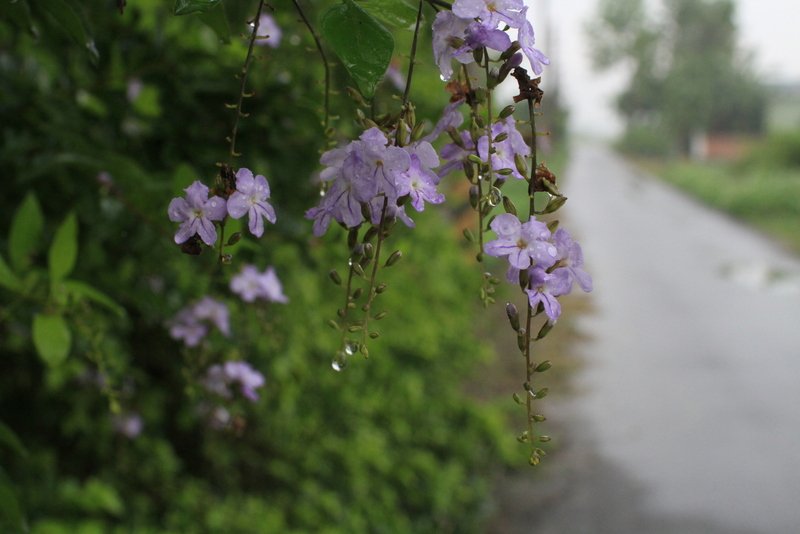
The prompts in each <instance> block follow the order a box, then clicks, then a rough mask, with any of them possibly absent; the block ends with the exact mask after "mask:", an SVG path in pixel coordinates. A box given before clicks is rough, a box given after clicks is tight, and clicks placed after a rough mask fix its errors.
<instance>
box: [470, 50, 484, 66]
mask: <svg viewBox="0 0 800 534" xmlns="http://www.w3.org/2000/svg"><path fill="white" fill-rule="evenodd" d="M472 57H473V59H475V63H478V64H479V65H480V63H481V61H483V47H481V48H476V49H475V50H473V51H472Z"/></svg>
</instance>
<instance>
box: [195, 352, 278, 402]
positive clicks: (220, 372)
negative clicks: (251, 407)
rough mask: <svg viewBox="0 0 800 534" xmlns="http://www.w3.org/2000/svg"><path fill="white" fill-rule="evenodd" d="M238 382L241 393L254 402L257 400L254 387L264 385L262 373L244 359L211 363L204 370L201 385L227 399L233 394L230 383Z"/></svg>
mask: <svg viewBox="0 0 800 534" xmlns="http://www.w3.org/2000/svg"><path fill="white" fill-rule="evenodd" d="M234 383H238V384H239V390H240V391H241V393H242V395H243V396H244V397H245V398H246V399H248V400H250V401H252V402H255V401H257V400H258V394H257V393H256V389H258V388H260V387H262V386H263V385H264V375H262V374H261V373H259V372H258V371H256V370H255V369H253V368H252V366H251V365H250V364H249V363H247V362H244V361H235V362H225V364H224V365H218V364H216V365H212V366H211V367H209V368H208V370H207V371H206V377H205V379H204V380H203V386H204V387H205V388H206V390H207V391H209V392H211V393H214V394H215V395H219V396H220V397H223V398H226V399H229V398H231V397H232V396H233V395H232V393H231V390H230V385H231V384H234Z"/></svg>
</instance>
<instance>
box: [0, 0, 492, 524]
mask: <svg viewBox="0 0 800 534" xmlns="http://www.w3.org/2000/svg"><path fill="white" fill-rule="evenodd" d="M178 3H179V4H180V3H181V2H178ZM302 3H303V5H304V9H305V10H306V15H307V16H308V18H309V19H310V20H311V21H312V23H316V21H317V17H318V14H319V13H320V12H322V10H324V9H325V8H327V7H329V6H330V5H333V4H334V3H335V2H334V1H333V0H331V1H324V2H313V3H310V2H302ZM127 4H128V5H127V7H125V8H124V12H123V13H121V12H120V9H119V8H120V5H122V6H124V5H125V2H116V1H112V0H90V1H85V2H82V1H78V0H42V1H38V0H37V1H35V2H33V1H25V0H16V1H11V0H0V14H2V17H0V135H2V143H1V144H0V166H1V167H2V169H3V174H4V176H5V182H4V183H5V186H4V194H3V195H2V196H0V207H1V209H0V258H3V259H2V261H0V422H1V423H0V449H2V450H3V455H2V456H0V457H1V458H2V461H1V462H0V468H1V470H0V523H1V524H2V526H0V530H2V531H3V532H17V531H24V530H26V529H29V530H30V531H31V532H34V533H54V534H55V533H74V532H82V533H95V532H97V533H107V532H126V533H127V532H181V533H192V532H204V533H205V532H225V533H232V532H282V533H284V532H329V533H334V532H342V533H355V532H415V533H424V532H475V531H480V529H481V520H482V518H484V517H485V516H486V514H487V511H488V509H487V505H486V498H487V491H488V487H489V479H490V475H491V473H492V470H493V469H494V468H495V467H496V464H495V463H493V461H492V460H490V459H491V458H498V459H500V458H503V457H504V450H503V447H502V446H501V440H500V438H501V437H502V438H503V439H505V436H504V433H503V423H502V419H501V418H500V416H499V414H498V413H497V412H496V411H495V410H493V409H490V408H488V407H485V406H479V405H477V404H476V403H475V402H473V401H471V400H470V399H469V397H468V395H467V394H466V393H465V392H464V391H463V390H462V386H461V385H462V383H463V381H464V379H465V377H467V376H469V374H470V372H471V371H472V369H473V368H474V366H475V364H476V363H477V362H479V361H481V360H483V359H485V358H486V357H487V356H488V353H487V350H486V348H485V347H484V346H483V345H482V344H481V343H480V342H479V341H478V340H477V339H476V338H475V336H474V334H473V332H475V329H474V323H475V321H476V319H475V316H474V312H475V311H476V310H474V309H473V307H472V306H471V305H465V302H467V301H469V300H470V296H471V295H476V294H477V291H478V287H479V285H480V276H479V275H478V274H477V273H476V272H475V268H474V265H471V262H470V258H471V256H470V255H469V254H467V253H465V252H464V251H462V249H461V248H460V247H459V246H458V245H457V244H456V243H457V240H456V239H454V238H453V236H452V235H451V233H449V232H447V231H443V230H442V228H447V227H448V226H447V217H448V215H447V213H445V212H442V211H439V212H435V211H434V210H432V209H431V210H427V211H426V212H425V213H424V214H421V215H419V216H415V217H414V218H415V220H416V222H417V228H416V229H415V230H414V232H413V235H411V234H410V233H408V232H406V233H403V231H398V234H399V235H400V239H399V241H401V243H400V245H401V247H402V248H403V251H404V254H405V255H406V256H407V257H410V258H413V259H414V261H409V262H408V265H405V266H404V268H403V269H396V270H394V271H392V272H391V273H389V275H387V276H388V280H387V282H388V284H389V290H388V291H387V292H386V295H385V297H382V302H383V304H384V305H385V307H386V309H387V310H388V311H389V312H390V313H389V316H388V317H387V318H386V319H385V320H384V321H385V322H386V323H389V324H388V326H387V328H386V329H385V330H386V333H385V335H383V336H382V337H381V338H380V339H379V340H377V342H376V344H375V345H374V349H373V350H372V355H371V357H370V360H369V361H356V362H354V363H353V364H351V366H350V367H349V368H348V369H347V370H346V371H345V372H343V373H338V374H337V373H334V372H333V371H332V370H331V368H330V361H331V357H332V351H333V349H334V348H335V347H336V346H337V338H336V335H337V334H336V333H335V332H333V331H332V330H330V329H328V328H327V326H325V323H326V321H327V320H328V319H330V318H331V317H332V316H333V314H335V310H336V307H337V305H338V304H337V303H335V302H334V301H333V299H338V298H339V296H340V293H339V292H338V291H336V290H335V288H334V287H333V286H332V284H330V282H329V281H328V280H327V277H326V276H325V274H324V273H325V272H326V271H327V270H328V269H329V268H330V266H331V265H335V264H341V263H342V262H343V261H344V260H345V257H346V256H345V255H346V250H345V247H344V246H335V245H338V244H339V243H340V242H341V241H342V239H343V234H342V232H329V235H328V236H326V237H324V238H322V239H312V238H310V237H309V236H310V231H309V229H310V224H309V222H308V221H306V220H305V219H304V218H303V213H304V210H305V209H307V208H308V207H309V206H311V205H313V204H314V202H315V200H314V199H315V197H318V195H319V186H318V185H316V184H315V183H314V182H313V180H312V178H313V175H314V172H315V171H316V169H317V161H318V159H319V152H320V150H322V149H324V148H325V147H326V142H327V138H326V136H325V133H324V132H323V128H322V126H321V122H322V115H321V113H322V112H321V109H322V84H321V80H322V79H323V66H322V63H321V62H320V61H318V60H317V56H316V52H315V51H314V42H313V40H312V39H311V36H310V35H309V33H308V31H307V29H306V28H305V27H304V26H303V25H302V23H301V22H300V21H299V18H298V14H297V11H296V10H295V8H294V5H293V3H292V2H290V1H289V0H277V1H274V2H270V4H271V6H272V7H274V12H271V14H272V16H273V17H274V18H275V20H276V22H277V24H278V25H279V26H280V27H281V28H282V31H283V35H282V39H281V42H280V45H279V46H278V47H277V48H271V47H259V50H258V55H259V56H260V60H259V61H257V62H256V63H255V65H254V67H253V69H252V71H251V73H250V81H251V87H252V88H253V89H254V90H255V93H256V94H255V97H253V98H250V99H248V100H247V101H246V111H247V112H248V113H250V116H249V117H248V118H246V119H244V120H242V121H241V124H240V131H239V137H238V143H237V147H238V149H239V150H240V151H241V152H242V153H243V156H242V158H240V159H239V160H238V161H237V165H241V166H246V167H248V168H250V169H253V170H254V171H255V172H256V173H258V174H263V175H265V176H266V177H267V178H268V180H269V182H270V185H271V187H272V199H271V202H272V203H273V205H274V206H275V207H276V209H277V211H278V223H277V225H275V226H270V227H269V228H268V229H267V231H266V235H265V237H264V238H263V239H262V240H260V241H257V242H256V241H253V240H251V239H250V238H248V237H244V238H243V239H242V240H241V241H240V242H239V243H237V244H235V245H233V246H232V247H231V248H229V249H228V251H230V252H231V253H232V254H233V263H232V265H229V266H222V267H220V266H219V265H218V263H217V261H216V256H215V255H214V254H212V253H211V251H208V252H206V253H204V254H202V255H201V256H199V257H190V256H187V255H185V254H182V253H181V252H180V250H179V248H178V247H176V246H175V245H174V243H173V242H172V234H173V232H174V231H175V228H174V224H173V223H170V222H169V220H168V218H167V213H166V208H167V205H168V203H169V201H170V199H171V198H173V197H176V196H180V195H182V190H183V188H185V187H186V186H187V185H188V184H189V183H191V182H192V181H193V180H195V179H199V180H201V181H204V182H205V183H206V184H211V183H212V182H213V180H214V177H215V175H216V173H217V167H216V166H215V163H216V162H218V161H225V158H226V156H227V148H228V145H227V143H226V142H225V136H226V135H228V134H229V132H230V129H231V125H232V121H233V115H232V112H231V110H230V109H227V108H226V103H229V102H231V101H233V100H235V98H236V95H237V91H238V83H239V82H238V81H237V80H236V79H234V76H233V75H234V74H235V73H237V72H238V71H239V69H241V65H242V62H243V59H244V57H245V53H246V46H247V44H246V42H245V40H244V39H241V38H240V35H241V34H243V33H246V32H247V31H248V28H247V25H246V21H247V20H248V17H252V16H253V14H254V13H255V7H256V4H257V2H255V1H253V0H250V1H242V2H230V1H229V2H223V3H221V4H219V8H218V9H217V10H216V11H215V12H214V14H211V15H196V14H194V15H187V16H181V17H176V16H173V7H174V6H173V2H164V1H162V0H131V1H129V2H127ZM430 20H431V17H430V16H429V17H428V18H427V22H426V23H425V24H424V27H425V28H426V30H425V32H424V35H423V38H424V40H425V41H426V42H429V39H430V35H429V30H428V28H429V26H430V24H429V23H430ZM395 33H397V40H398V47H397V49H396V54H398V60H399V62H400V63H399V64H400V65H405V64H406V62H407V58H404V57H402V56H400V55H401V54H405V53H406V51H407V49H408V48H407V46H406V45H407V44H408V43H409V42H410V40H411V37H410V33H409V32H406V31H404V30H398V31H397V32H395ZM224 40H229V41H230V42H229V44H224V43H223V42H222V41H224ZM404 46H405V48H404ZM420 50H422V51H424V52H421V53H420V57H419V59H418V61H419V63H420V65H419V66H418V68H417V71H416V72H415V76H414V77H415V86H414V88H413V89H412V92H411V95H412V99H413V100H414V101H415V102H416V103H417V109H418V114H419V115H420V116H425V117H428V118H429V119H430V120H436V118H437V115H438V113H439V111H440V110H441V109H442V108H443V107H444V105H445V104H446V103H447V99H448V95H447V94H446V93H445V92H444V91H443V90H442V89H441V88H439V89H436V90H434V89H433V88H434V87H440V86H441V84H440V83H439V81H438V74H437V72H435V70H436V69H435V68H430V67H432V59H431V57H430V53H429V51H430V47H429V45H421V47H420ZM333 78H334V86H335V87H338V88H342V87H343V86H344V85H345V84H347V83H348V82H347V77H346V73H345V72H344V70H343V69H341V68H340V67H338V66H336V67H335V68H334V69H333ZM417 83H419V85H417ZM397 91H398V90H397V89H396V88H395V87H392V86H391V84H390V83H389V82H385V83H384V84H383V86H382V87H381V88H380V89H379V91H378V93H377V96H376V98H375V104H374V105H375V107H376V111H377V112H378V113H380V112H383V111H387V110H391V109H393V106H397V100H396V99H395V98H393V96H392V95H394V94H396V93H397ZM332 110H333V111H334V114H335V115H337V116H338V117H339V118H338V120H336V121H335V126H336V127H337V129H338V132H339V133H338V134H336V135H337V136H339V137H338V138H342V139H343V138H346V137H347V136H352V134H353V132H354V131H355V125H354V123H353V121H351V119H350V117H352V116H353V115H354V105H353V103H352V102H351V101H350V100H349V99H348V98H347V96H346V93H345V92H344V91H339V92H338V93H336V94H334V95H333V97H332ZM336 139H337V137H334V139H333V140H334V141H335V140H336ZM63 221H67V222H66V223H64V222H63ZM70 221H73V222H70ZM238 223H239V222H238V221H231V222H230V223H229V226H228V229H229V234H230V233H232V232H234V231H236V230H237V229H240V228H241V227H237V224H238ZM64 236H67V237H64ZM56 243H58V244H56ZM58 247H67V248H68V249H69V250H70V251H71V252H70V253H71V254H72V253H74V260H73V261H71V262H70V264H69V265H66V266H64V265H62V266H58V265H57V264H58V261H59V260H53V259H52V258H53V257H55V258H59V257H62V256H59V254H58V250H59V249H58ZM54 249H55V250H56V252H53V250H54ZM54 261H55V264H56V266H55V267H54ZM245 263H253V264H255V265H256V266H257V267H258V268H260V269H264V268H265V267H267V266H268V265H271V266H274V267H275V269H276V272H277V273H278V276H279V277H280V279H281V281H282V282H283V286H284V291H285V293H286V294H287V295H288V297H289V303H288V304H286V305H280V304H263V305H259V306H256V307H252V306H248V305H246V304H245V303H242V302H241V301H240V300H239V299H238V298H237V297H236V296H234V295H232V294H230V292H229V291H227V286H228V283H229V281H230V278H231V276H232V275H233V274H235V273H236V272H237V271H238V270H239V269H240V267H241V266H242V265H244V264H245ZM209 293H214V294H217V295H222V297H221V298H223V300H224V301H225V302H226V303H227V304H228V306H229V308H230V309H231V325H232V331H233V334H232V337H231V338H225V337H223V336H221V335H219V334H214V335H212V336H211V337H210V338H209V340H208V341H207V342H206V343H204V344H202V345H201V346H200V347H199V348H197V349H187V348H186V347H184V346H182V344H181V343H179V342H178V341H175V340H174V339H172V338H170V336H169V331H168V328H167V326H166V325H168V323H169V321H170V319H171V318H172V317H173V316H174V315H175V314H176V313H177V312H178V310H180V309H181V308H182V307H184V306H185V305H187V303H189V302H191V301H193V300H196V299H198V298H200V297H202V296H203V295H206V294H209ZM37 318H38V319H37ZM42 318H44V319H42ZM37 321H38V326H37ZM42 321H44V323H43V322H42ZM56 323H57V324H56ZM37 328H39V329H40V332H39V334H38V337H37V333H36V329H37ZM41 328H44V329H45V330H44V332H45V333H46V334H45V335H42V334H41ZM54 336H55V337H57V338H59V340H60V341H62V342H66V345H67V346H68V347H69V351H68V353H66V354H63V355H62V354H59V353H58V351H57V347H56V350H55V351H54V350H53V347H49V348H48V347H47V346H45V347H44V349H43V347H42V346H38V347H35V346H34V345H35V344H34V342H32V338H33V337H37V339H39V340H40V345H41V342H43V343H45V345H46V344H48V342H51V341H53V338H54ZM59 336H60V337H59ZM62 345H63V343H62ZM37 349H38V350H37ZM45 355H49V356H48V357H45ZM239 359H246V360H248V361H249V362H251V363H252V364H253V366H254V367H255V368H257V369H259V370H260V371H261V372H263V374H264V375H265V377H266V386H265V387H264V388H263V392H262V393H261V398H260V400H259V401H258V402H256V403H255V404H250V403H248V402H244V401H243V400H242V399H239V398H237V399H234V400H233V401H231V402H230V403H229V404H228V405H227V406H226V408H227V409H228V410H229V411H230V413H231V416H232V420H233V424H231V425H228V426H226V427H225V428H222V429H215V428H213V425H212V424H211V423H212V422H210V421H209V419H208V417H207V412H208V406H209V404H210V403H213V402H216V401H215V400H214V399H212V398H209V395H208V393H207V392H205V391H204V390H203V387H202V385H201V381H202V378H203V376H204V375H203V373H204V371H205V369H206V368H207V366H208V365H209V364H211V363H214V362H221V361H229V360H239ZM131 414H135V415H136V416H137V417H140V422H141V428H140V429H139V432H131V431H130V429H129V428H128V429H126V427H125V426H124V425H123V426H121V425H120V421H121V418H123V417H125V416H126V415H131Z"/></svg>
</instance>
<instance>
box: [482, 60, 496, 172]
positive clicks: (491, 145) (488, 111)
mask: <svg viewBox="0 0 800 534" xmlns="http://www.w3.org/2000/svg"><path fill="white" fill-rule="evenodd" d="M483 55H484V58H485V59H486V64H485V65H484V72H486V137H487V138H488V140H489V148H488V153H489V154H488V156H489V161H488V163H489V187H492V185H494V183H493V182H494V169H493V168H492V152H493V148H494V143H493V139H492V90H491V89H490V88H489V53H488V51H486V50H485V49H484V52H483Z"/></svg>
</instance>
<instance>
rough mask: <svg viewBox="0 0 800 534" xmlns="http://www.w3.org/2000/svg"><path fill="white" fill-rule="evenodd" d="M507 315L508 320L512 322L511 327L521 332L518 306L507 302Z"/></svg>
mask: <svg viewBox="0 0 800 534" xmlns="http://www.w3.org/2000/svg"><path fill="white" fill-rule="evenodd" d="M506 315H507V316H508V322H509V323H511V328H513V329H514V330H515V331H516V332H519V328H520V326H519V312H518V311H517V307H516V306H514V305H513V304H512V303H510V302H509V303H507V304H506Z"/></svg>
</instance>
